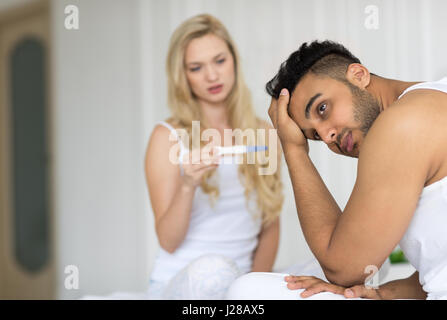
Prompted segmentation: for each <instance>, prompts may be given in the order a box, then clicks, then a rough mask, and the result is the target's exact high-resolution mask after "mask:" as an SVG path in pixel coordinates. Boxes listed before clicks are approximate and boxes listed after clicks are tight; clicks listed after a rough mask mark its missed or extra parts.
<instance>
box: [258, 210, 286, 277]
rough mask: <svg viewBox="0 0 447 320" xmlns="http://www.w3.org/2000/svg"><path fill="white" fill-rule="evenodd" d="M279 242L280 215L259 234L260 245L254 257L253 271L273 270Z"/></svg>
mask: <svg viewBox="0 0 447 320" xmlns="http://www.w3.org/2000/svg"><path fill="white" fill-rule="evenodd" d="M278 244H279V217H278V218H276V220H275V221H273V222H272V223H271V224H269V225H268V226H265V227H263V228H262V230H261V233H260V234H259V240H258V246H257V248H256V251H255V253H254V257H253V266H252V271H253V272H271V271H272V267H273V264H274V263H275V258H276V253H277V251H278Z"/></svg>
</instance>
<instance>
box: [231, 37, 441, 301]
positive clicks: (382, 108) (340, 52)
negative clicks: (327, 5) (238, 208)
mask: <svg viewBox="0 0 447 320" xmlns="http://www.w3.org/2000/svg"><path fill="white" fill-rule="evenodd" d="M266 89H267V92H268V93H269V94H270V95H271V96H272V102H271V105H270V108H269V115H270V118H271V120H272V122H273V125H274V126H275V128H276V129H277V131H278V136H279V138H280V140H281V145H282V148H283V151H284V155H285V159H286V162H287V165H288V169H289V174H290V177H291V180H292V186H293V190H294V194H295V203H296V208H297V212H298V217H299V220H300V224H301V227H302V230H303V233H304V236H305V238H306V241H307V243H308V245H309V247H310V249H311V250H312V252H313V254H314V255H315V257H316V258H317V260H318V262H319V263H320V266H321V267H322V269H323V271H324V274H325V276H326V278H327V279H328V280H329V282H330V283H327V282H325V281H322V280H320V279H317V278H314V277H295V276H288V277H285V280H286V282H287V283H288V284H287V287H288V288H289V289H305V290H303V292H302V293H301V297H306V296H310V295H313V294H315V293H319V292H323V291H328V292H333V293H337V294H342V295H343V294H344V295H345V296H346V297H364V298H373V299H375V298H383V299H394V298H404V299H405V298H415V299H419V298H421V299H425V298H426V296H427V293H428V297H429V298H430V297H431V298H439V297H447V237H446V236H445V235H444V231H442V230H444V229H445V226H446V225H447V191H446V190H447V178H446V177H447V125H446V124H447V94H446V92H447V78H444V79H443V80H442V81H439V82H434V83H421V84H417V83H415V82H404V81H397V80H391V79H386V78H383V77H380V76H377V75H375V74H372V73H370V72H369V70H368V69H367V68H366V67H365V66H364V65H362V64H361V63H360V60H359V59H358V58H356V57H355V56H353V55H352V54H351V53H350V52H349V51H348V50H347V49H346V48H344V47H343V46H342V45H340V44H338V43H334V42H331V41H323V42H316V41H315V42H312V43H310V44H307V43H304V44H303V45H302V46H301V47H300V48H299V50H297V51H296V52H294V53H293V54H292V55H291V56H290V57H289V58H288V60H287V61H285V62H284V63H283V64H282V65H281V67H280V70H279V72H278V74H277V75H276V76H275V77H274V78H273V79H272V80H271V81H270V82H269V83H267V86H266ZM407 89H408V91H407V92H405V94H404V95H402V94H403V93H404V91H405V90H407ZM307 139H312V140H321V141H323V142H324V143H326V144H327V145H328V147H329V149H331V150H332V151H334V152H335V153H338V154H341V155H345V156H350V157H356V158H358V172H357V180H356V183H355V186H354V189H353V191H352V194H351V197H350V199H349V201H348V203H347V205H346V207H345V209H344V210H343V212H342V211H341V210H340V208H339V207H338V206H337V204H336V202H335V200H334V199H333V197H332V196H331V194H330V193H329V191H328V189H327V188H326V186H325V185H324V183H323V181H322V179H321V177H320V176H319V174H318V172H317V170H316V169H315V167H314V165H313V164H312V161H311V160H310V158H309V155H308V151H309V147H308V143H307ZM443 178H446V179H443ZM428 186H430V187H428ZM427 187H428V188H427ZM421 193H424V194H425V196H427V197H430V200H433V201H428V204H430V203H431V204H435V207H434V208H432V207H429V206H428V207H427V205H426V204H424V206H422V205H421V203H419V199H420V196H421ZM415 211H418V212H416V213H415ZM420 211H424V212H423V216H424V217H423V218H421V212H420ZM416 214H417V216H416ZM416 218H417V219H416ZM440 224H443V226H442V227H440V226H439V225H440ZM404 235H405V237H404ZM401 240H402V241H401ZM399 242H400V244H401V247H402V249H403V250H404V253H405V254H406V256H407V258H408V259H409V260H410V262H411V263H412V264H413V266H415V268H416V270H417V271H418V272H415V274H413V275H412V276H410V277H409V278H408V279H403V280H397V281H393V282H390V283H387V284H385V285H382V286H380V287H379V289H377V290H369V289H367V288H366V287H365V286H364V285H363V284H364V283H365V278H366V277H367V276H368V275H369V274H368V273H365V270H368V269H367V268H368V266H375V267H377V269H378V268H380V266H381V265H382V264H383V263H384V261H385V260H386V259H387V258H388V256H389V254H390V253H391V252H392V250H393V249H394V248H395V247H396V245H397V244H398V243H399ZM261 281H262V280H261ZM247 284H248V282H246V283H245V284H244V286H247ZM236 286H237V284H236ZM349 287H350V289H347V290H345V288H349ZM239 288H241V286H239ZM233 292H234V290H233ZM231 298H237V297H235V296H233V297H231ZM242 298H243V297H242ZM252 298H253V297H252ZM258 298H259V297H258ZM261 298H262V297H261Z"/></svg>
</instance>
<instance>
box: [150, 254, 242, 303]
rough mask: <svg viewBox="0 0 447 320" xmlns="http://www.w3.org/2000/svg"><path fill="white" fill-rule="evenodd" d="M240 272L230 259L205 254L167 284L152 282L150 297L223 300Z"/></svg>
mask: <svg viewBox="0 0 447 320" xmlns="http://www.w3.org/2000/svg"><path fill="white" fill-rule="evenodd" d="M240 275H241V272H240V271H239V268H238V267H237V266H236V264H235V263H234V262H233V261H232V260H231V259H229V258H226V257H224V256H221V255H217V254H206V255H203V256H201V257H199V258H197V259H195V260H193V261H191V262H190V263H189V264H188V265H187V266H185V267H184V268H183V269H182V270H180V271H179V272H178V273H177V274H176V275H175V276H174V277H173V278H172V279H171V280H170V281H169V282H168V283H167V284H164V283H159V282H154V281H152V282H151V283H150V284H149V298H150V299H169V300H203V299H206V300H220V299H224V298H225V295H226V292H227V290H228V288H229V287H230V285H231V283H232V282H234V281H235V280H236V279H237V278H238V277H239V276H240Z"/></svg>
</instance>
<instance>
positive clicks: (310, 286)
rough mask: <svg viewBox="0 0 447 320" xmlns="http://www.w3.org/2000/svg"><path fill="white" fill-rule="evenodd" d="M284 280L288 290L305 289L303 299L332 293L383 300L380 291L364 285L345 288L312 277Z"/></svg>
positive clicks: (288, 277)
mask: <svg viewBox="0 0 447 320" xmlns="http://www.w3.org/2000/svg"><path fill="white" fill-rule="evenodd" d="M284 280H285V281H286V282H287V288H289V289H291V290H297V289H305V290H304V291H303V292H302V293H301V297H303V298H308V297H310V296H312V295H314V294H317V293H320V292H332V293H335V294H340V295H343V296H345V297H346V298H366V299H375V300H380V299H382V297H381V296H380V293H379V290H376V289H369V288H367V287H365V286H364V285H356V286H353V287H350V288H345V287H341V286H338V285H335V284H331V283H328V282H326V281H324V280H321V279H319V278H316V277H311V276H286V277H285V278H284Z"/></svg>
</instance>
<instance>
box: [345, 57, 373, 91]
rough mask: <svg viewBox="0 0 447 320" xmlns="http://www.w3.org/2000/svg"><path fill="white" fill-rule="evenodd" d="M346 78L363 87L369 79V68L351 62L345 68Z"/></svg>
mask: <svg viewBox="0 0 447 320" xmlns="http://www.w3.org/2000/svg"><path fill="white" fill-rule="evenodd" d="M346 79H348V81H349V82H351V83H352V84H353V85H355V86H357V87H359V88H361V89H365V88H366V87H367V86H368V85H369V82H370V80H371V74H370V73H369V70H368V69H367V68H366V67H365V66H364V65H362V64H360V63H351V64H350V65H349V66H348V70H346Z"/></svg>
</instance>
